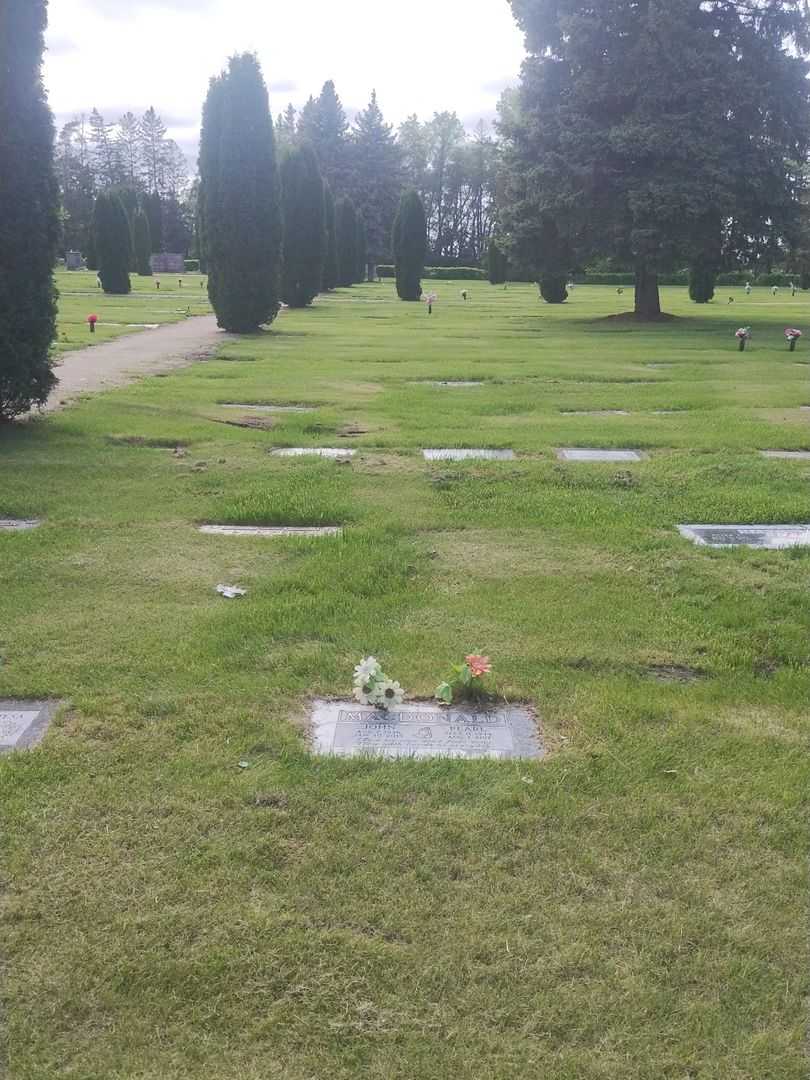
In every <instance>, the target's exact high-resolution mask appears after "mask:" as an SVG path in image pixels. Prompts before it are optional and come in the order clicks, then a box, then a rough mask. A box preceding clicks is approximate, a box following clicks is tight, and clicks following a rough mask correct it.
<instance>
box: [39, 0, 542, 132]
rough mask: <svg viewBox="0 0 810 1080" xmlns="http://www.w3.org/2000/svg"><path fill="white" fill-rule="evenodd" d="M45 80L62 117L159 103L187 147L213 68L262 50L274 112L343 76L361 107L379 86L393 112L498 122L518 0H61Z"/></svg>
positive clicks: (509, 75)
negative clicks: (408, 0)
mask: <svg viewBox="0 0 810 1080" xmlns="http://www.w3.org/2000/svg"><path fill="white" fill-rule="evenodd" d="M49 8H50V27H49V31H48V53H47V54H46V65H45V78H46V83H47V86H48V90H49V93H50V102H51V108H52V109H53V111H54V113H55V114H56V120H57V124H62V123H64V122H65V121H66V120H67V119H70V117H71V116H73V115H74V114H76V113H80V112H90V110H91V109H92V108H93V107H94V106H95V107H96V108H98V109H99V111H100V112H101V113H102V114H103V115H104V116H105V117H106V119H108V120H110V121H112V120H115V119H117V118H118V117H119V116H120V115H121V113H123V112H126V110H127V109H132V111H133V112H143V111H144V110H145V109H147V108H148V107H149V106H150V105H154V106H155V108H156V109H157V111H158V112H159V113H161V115H162V116H163V118H164V120H165V122H166V123H167V124H168V125H169V127H170V134H171V135H172V136H173V137H174V138H175V139H177V141H178V142H179V143H180V144H181V145H182V146H183V148H184V149H185V150H187V151H189V150H191V151H192V152H193V148H194V147H195V146H196V140H197V136H198V133H199V125H200V110H201V106H202V101H203V98H204V96H205V93H206V88H207V85H208V79H209V78H210V76H211V75H213V74H216V73H217V72H219V71H220V70H221V69H222V67H223V64H224V63H225V61H226V59H227V57H228V56H229V55H230V54H231V53H233V52H237V51H243V50H251V51H255V52H257V53H258V55H259V59H260V60H261V63H262V68H263V70H264V76H265V79H266V81H267V83H268V86H269V88H270V98H271V107H272V109H273V113H274V115H275V114H276V113H278V112H279V111H281V110H282V109H283V108H284V107H285V106H286V105H287V103H288V102H289V101H292V102H293V104H295V105H297V106H298V105H301V104H303V103H304V102H305V101H306V99H307V98H308V97H309V95H310V94H314V95H317V93H318V92H319V90H320V87H321V85H322V84H323V82H324V81H325V80H326V79H329V78H331V79H334V80H335V84H336V86H337V91H338V93H339V94H340V97H341V100H342V101H343V104H344V107H345V108H346V111H347V112H348V113H349V114H350V115H351V114H353V113H354V112H355V111H356V110H357V109H359V108H362V107H363V106H364V105H365V103H366V102H367V101H368V97H369V93H370V91H371V89H372V88H375V89H376V90H377V96H378V99H379V102H380V106H381V108H382V110H383V112H384V114H385V117H386V119H387V120H388V122H389V123H398V122H399V121H401V120H403V119H404V118H405V117H406V116H407V115H409V114H410V113H414V112H415V113H418V114H419V116H420V117H421V118H422V119H427V118H428V117H430V116H431V115H432V114H433V112H434V111H435V112H439V111H441V110H443V109H448V110H455V111H456V112H457V113H458V115H459V116H460V117H461V119H462V120H463V121H464V122H465V124H467V125H468V126H469V127H473V126H474V125H475V123H476V122H477V121H478V119H479V118H482V119H484V120H490V119H491V118H492V116H493V115H494V110H495V104H496V102H497V100H498V97H499V95H500V93H501V90H502V89H503V88H504V87H505V86H507V85H512V84H514V83H515V81H516V77H517V73H518V70H519V68H520V63H521V60H522V58H523V43H522V36H521V34H520V32H519V31H518V29H517V27H516V25H515V22H514V20H513V18H512V14H511V10H510V7H509V4H508V2H507V0H432V2H425V3H422V4H400V3H397V2H394V0H344V2H342V3H341V2H339V0H50V5H49Z"/></svg>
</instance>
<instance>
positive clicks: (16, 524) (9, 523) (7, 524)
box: [0, 518, 42, 532]
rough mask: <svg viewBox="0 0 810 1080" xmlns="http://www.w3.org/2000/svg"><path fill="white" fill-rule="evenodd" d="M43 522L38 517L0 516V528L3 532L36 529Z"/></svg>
mask: <svg viewBox="0 0 810 1080" xmlns="http://www.w3.org/2000/svg"><path fill="white" fill-rule="evenodd" d="M41 524H42V522H41V521H39V520H38V519H37V518H0V530H2V531H3V532H22V531H23V530H25V529H35V528H36V527H37V525H41Z"/></svg>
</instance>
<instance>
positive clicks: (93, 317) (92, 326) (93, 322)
mask: <svg viewBox="0 0 810 1080" xmlns="http://www.w3.org/2000/svg"><path fill="white" fill-rule="evenodd" d="M87 322H88V324H89V326H90V333H91V334H95V332H96V323H97V322H98V315H88V316H87Z"/></svg>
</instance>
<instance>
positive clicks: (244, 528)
mask: <svg viewBox="0 0 810 1080" xmlns="http://www.w3.org/2000/svg"><path fill="white" fill-rule="evenodd" d="M200 532H201V533H207V534H208V535H209V536H262V537H270V538H273V537H277V536H305V537H317V536H340V535H342V533H343V529H342V528H340V526H339V525H318V526H314V525H313V526H303V525H298V526H296V525H201V526H200Z"/></svg>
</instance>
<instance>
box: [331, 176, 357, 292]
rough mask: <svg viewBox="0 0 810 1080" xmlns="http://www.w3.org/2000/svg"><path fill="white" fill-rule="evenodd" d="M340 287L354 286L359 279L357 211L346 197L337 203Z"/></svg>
mask: <svg viewBox="0 0 810 1080" xmlns="http://www.w3.org/2000/svg"><path fill="white" fill-rule="evenodd" d="M335 238H336V241H337V268H338V273H337V280H338V285H342V286H349V285H353V284H354V282H355V281H356V279H357V211H356V210H355V208H354V203H353V202H352V200H351V199H349V198H347V197H346V196H345V195H344V196H343V197H342V198H340V199H338V200H337V202H336V203H335Z"/></svg>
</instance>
